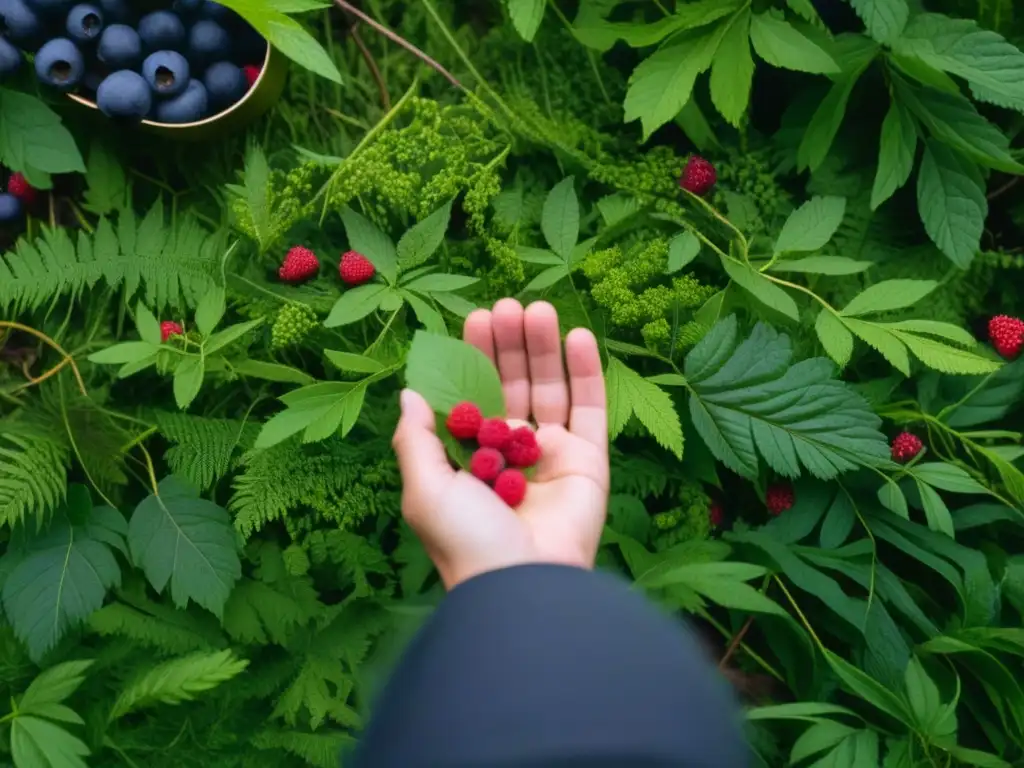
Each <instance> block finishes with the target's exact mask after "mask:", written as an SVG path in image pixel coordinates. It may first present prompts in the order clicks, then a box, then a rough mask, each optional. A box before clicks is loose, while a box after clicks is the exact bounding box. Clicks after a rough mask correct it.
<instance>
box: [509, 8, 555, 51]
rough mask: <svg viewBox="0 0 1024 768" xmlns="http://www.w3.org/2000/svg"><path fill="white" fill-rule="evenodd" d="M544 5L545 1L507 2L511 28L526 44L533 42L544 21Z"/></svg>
mask: <svg viewBox="0 0 1024 768" xmlns="http://www.w3.org/2000/svg"><path fill="white" fill-rule="evenodd" d="M545 4H546V3H545V0H508V15H509V16H511V17H512V26H513V27H515V28H516V32H518V33H519V36H520V37H522V38H523V40H525V41H526V42H528V43H532V42H533V38H534V36H535V35H536V34H537V30H538V29H540V23H541V21H543V20H544V7H545Z"/></svg>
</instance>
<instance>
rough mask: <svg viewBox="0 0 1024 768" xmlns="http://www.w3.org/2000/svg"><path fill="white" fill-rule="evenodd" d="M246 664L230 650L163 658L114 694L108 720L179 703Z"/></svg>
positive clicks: (229, 675) (226, 679)
mask: <svg viewBox="0 0 1024 768" xmlns="http://www.w3.org/2000/svg"><path fill="white" fill-rule="evenodd" d="M247 666H249V662H248V660H246V659H239V658H237V657H236V656H235V655H234V654H233V653H232V652H231V651H230V650H225V651H217V652H215V653H197V654H193V655H191V656H185V657H183V658H180V659H171V660H170V661H165V662H164V663H163V664H160V665H158V666H156V667H153V668H152V669H150V670H148V671H147V672H145V673H144V674H143V675H142V676H141V677H138V678H136V679H135V680H134V681H133V682H131V683H129V684H128V685H127V686H126V687H125V688H124V689H122V691H121V693H120V694H119V695H118V697H117V701H115V702H114V706H113V708H112V709H111V711H110V718H109V719H110V720H111V721H113V720H116V719H118V718H120V717H124V716H125V715H127V714H128V713H129V712H134V711H137V710H139V709H144V708H145V707H151V706H154V705H156V704H181V703H182V702H184V701H191V700H192V699H194V698H195V697H196V696H197V695H198V694H200V693H203V692H205V691H208V690H210V689H211V688H216V687H217V686H218V685H220V684H221V683H223V682H226V681H228V680H230V679H231V678H233V677H235V676H236V675H239V674H241V672H242V671H243V670H244V669H245V668H246V667H247Z"/></svg>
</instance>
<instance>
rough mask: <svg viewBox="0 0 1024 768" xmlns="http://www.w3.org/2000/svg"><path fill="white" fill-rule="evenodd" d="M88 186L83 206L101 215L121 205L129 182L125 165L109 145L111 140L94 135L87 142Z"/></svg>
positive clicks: (86, 174) (86, 175) (86, 173)
mask: <svg viewBox="0 0 1024 768" xmlns="http://www.w3.org/2000/svg"><path fill="white" fill-rule="evenodd" d="M85 178H86V180H87V181H88V184H89V188H88V189H87V190H86V191H85V194H84V196H83V197H84V199H85V202H84V204H83V205H82V207H83V208H84V209H85V210H87V211H89V212H90V213H94V214H96V215H97V216H104V215H106V214H108V213H112V212H113V211H116V210H118V209H120V208H121V207H122V206H123V205H124V201H125V192H126V191H127V189H128V181H127V179H125V172H124V166H123V165H122V164H121V160H120V158H119V157H118V156H117V155H116V154H115V153H114V151H113V149H112V148H111V147H110V143H109V142H108V141H106V140H104V139H101V138H94V139H93V141H92V143H91V144H90V145H89V162H88V166H87V167H86V171H85Z"/></svg>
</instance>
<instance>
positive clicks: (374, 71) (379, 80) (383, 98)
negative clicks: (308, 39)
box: [349, 21, 391, 112]
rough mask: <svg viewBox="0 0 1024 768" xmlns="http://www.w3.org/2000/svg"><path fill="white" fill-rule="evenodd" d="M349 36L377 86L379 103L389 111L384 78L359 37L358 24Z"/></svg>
mask: <svg viewBox="0 0 1024 768" xmlns="http://www.w3.org/2000/svg"><path fill="white" fill-rule="evenodd" d="M349 34H350V35H352V40H353V41H354V42H355V44H356V47H357V48H358V49H359V53H360V54H362V56H363V61H364V62H366V66H367V68H368V69H369V70H370V75H371V76H372V77H373V81H374V82H375V83H376V84H377V90H378V91H380V103H381V106H382V107H383V108H384V111H385V112H387V111H388V110H390V109H391V94H389V93H388V86H387V83H385V82H384V77H383V76H382V75H381V73H380V67H378V66H377V62H376V61H375V60H374V58H373V54H372V53H370V49H369V48H367V47H366V43H364V42H363V38H362V37H360V35H359V22H358V21H357V22H355V23H354V24H353V25H352V28H351V29H350V30H349Z"/></svg>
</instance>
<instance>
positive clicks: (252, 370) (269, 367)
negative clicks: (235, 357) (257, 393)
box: [231, 360, 315, 385]
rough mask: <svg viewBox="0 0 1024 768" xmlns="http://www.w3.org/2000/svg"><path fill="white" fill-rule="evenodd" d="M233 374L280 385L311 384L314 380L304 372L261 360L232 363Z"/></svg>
mask: <svg viewBox="0 0 1024 768" xmlns="http://www.w3.org/2000/svg"><path fill="white" fill-rule="evenodd" d="M231 365H232V367H233V368H234V369H235V373H238V374H241V375H242V376H252V377H253V378H257V379H263V380H264V381H276V382H280V383H282V384H303V385H305V384H312V383H313V382H314V381H315V379H314V378H313V377H312V376H310V375H309V374H308V373H306V372H305V371H300V370H299V369H298V368H293V367H292V366H290V365H281V364H280V363H267V362H264V361H263V360H239V361H238V362H233V363H232V364H231Z"/></svg>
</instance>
